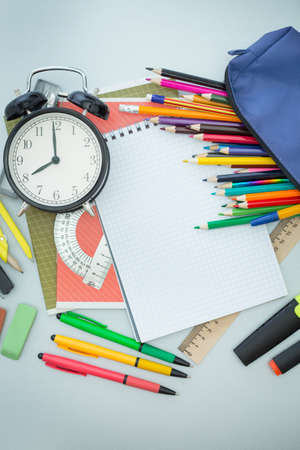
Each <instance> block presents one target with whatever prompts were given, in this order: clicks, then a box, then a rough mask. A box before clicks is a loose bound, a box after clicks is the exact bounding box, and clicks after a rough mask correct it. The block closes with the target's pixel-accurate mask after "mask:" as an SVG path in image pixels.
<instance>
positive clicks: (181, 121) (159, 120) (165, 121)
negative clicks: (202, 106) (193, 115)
mask: <svg viewBox="0 0 300 450" xmlns="http://www.w3.org/2000/svg"><path fill="white" fill-rule="evenodd" d="M146 120H150V122H151V123H154V124H159V125H182V126H186V125H193V124H195V123H203V124H204V123H205V124H207V125H223V126H224V127H225V126H226V127H239V128H245V127H244V125H243V124H242V123H241V122H224V121H222V120H206V119H185V118H184V117H165V116H157V117H151V119H146Z"/></svg>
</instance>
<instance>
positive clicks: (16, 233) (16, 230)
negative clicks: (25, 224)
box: [0, 201, 32, 258]
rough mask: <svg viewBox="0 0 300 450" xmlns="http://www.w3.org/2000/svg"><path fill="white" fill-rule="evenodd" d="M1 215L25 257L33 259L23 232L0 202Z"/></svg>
mask: <svg viewBox="0 0 300 450" xmlns="http://www.w3.org/2000/svg"><path fill="white" fill-rule="evenodd" d="M0 215H1V216H2V217H3V219H4V221H5V222H6V225H7V226H8V228H9V229H10V231H11V232H12V234H13V235H14V237H15V238H16V240H17V241H18V243H19V245H20V247H21V248H22V250H23V252H24V253H25V255H26V256H27V257H28V258H32V253H31V250H30V247H29V245H28V244H27V242H26V240H25V238H24V236H23V234H22V233H21V231H20V230H19V228H18V227H17V225H16V224H15V222H14V221H13V219H12V218H11V216H10V214H9V212H8V211H7V209H6V208H5V206H4V205H3V203H2V202H1V201H0Z"/></svg>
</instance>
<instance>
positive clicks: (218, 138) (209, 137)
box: [191, 133, 258, 144]
mask: <svg viewBox="0 0 300 450" xmlns="http://www.w3.org/2000/svg"><path fill="white" fill-rule="evenodd" d="M191 137H192V138H193V139H197V140H198V141H211V142H233V143H236V144H258V142H257V140H256V139H255V137H253V136H246V135H245V136H231V135H228V134H209V133H200V134H195V135H194V136H191Z"/></svg>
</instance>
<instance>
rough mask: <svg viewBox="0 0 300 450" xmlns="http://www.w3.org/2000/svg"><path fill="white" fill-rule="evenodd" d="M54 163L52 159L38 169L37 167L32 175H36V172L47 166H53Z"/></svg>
mask: <svg viewBox="0 0 300 450" xmlns="http://www.w3.org/2000/svg"><path fill="white" fill-rule="evenodd" d="M52 164H53V161H52V159H51V161H50V162H48V163H47V164H44V165H43V166H41V167H39V168H38V169H36V170H35V171H34V172H32V174H31V175H34V174H35V173H38V172H41V171H42V170H44V169H47V167H49V166H51V165H52Z"/></svg>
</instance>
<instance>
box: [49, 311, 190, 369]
mask: <svg viewBox="0 0 300 450" xmlns="http://www.w3.org/2000/svg"><path fill="white" fill-rule="evenodd" d="M56 317H57V318H58V319H59V320H60V321H61V322H64V323H66V324H68V325H71V326H72V327H75V328H79V330H83V331H86V332H87V333H91V334H94V335H95V336H99V337H101V338H103V339H107V340H108V341H112V342H116V343H117V344H120V345H124V346H125V347H129V348H132V349H134V350H136V351H138V352H140V353H144V354H145V355H149V356H153V357H154V358H158V359H162V360H163V361H167V362H169V363H173V364H179V365H181V366H187V367H189V366H190V363H189V362H187V361H185V360H184V359H181V358H179V357H178V356H175V355H174V354H173V353H170V352H167V351H165V350H161V349H160V348H157V347H154V346H152V345H149V344H146V343H142V342H138V341H136V340H135V339H133V338H130V337H128V336H124V335H123V334H120V333H116V332H115V331H111V330H109V329H108V328H107V325H103V324H102V323H100V322H97V321H96V320H93V319H90V318H89V317H86V316H83V315H81V314H77V313H74V312H73V311H68V312H66V313H59V314H57V315H56Z"/></svg>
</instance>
